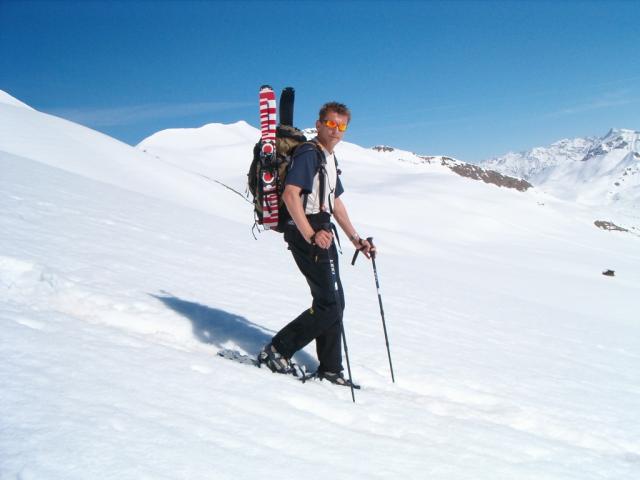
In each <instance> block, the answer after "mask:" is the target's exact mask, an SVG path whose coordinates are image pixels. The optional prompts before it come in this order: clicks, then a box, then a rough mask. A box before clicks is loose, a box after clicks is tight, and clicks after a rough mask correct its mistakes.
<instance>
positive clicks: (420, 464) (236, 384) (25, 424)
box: [0, 104, 640, 480]
mask: <svg viewBox="0 0 640 480" xmlns="http://www.w3.org/2000/svg"><path fill="white" fill-rule="evenodd" d="M256 110H257V109H256ZM207 132H209V133H207ZM256 133H257V130H256ZM245 134H246V138H245V139H244V140H243V135H245ZM199 135H201V136H200V137H199ZM251 136H252V134H251V130H250V128H247V126H246V124H244V125H243V124H242V123H236V124H233V125H216V126H209V127H207V128H204V129H197V131H193V132H180V131H174V132H165V133H163V134H162V135H158V136H156V137H155V140H154V141H151V140H150V139H148V140H146V141H145V142H143V145H142V146H141V148H144V149H146V150H147V153H145V152H143V151H142V150H141V149H140V148H138V149H134V148H131V147H128V146H126V145H123V144H121V143H120V142H117V141H115V140H113V139H109V138H108V137H105V136H103V135H101V134H98V133H97V132H93V131H91V130H89V129H85V128H84V127H80V126H78V125H75V124H72V123H71V122H66V121H64V120H62V119H57V118H55V117H51V116H48V115H44V114H41V113H39V112H36V111H32V110H28V109H24V108H16V107H15V106H10V105H3V104H0V172H1V174H0V246H1V247H2V249H1V251H0V356H1V358H2V360H3V361H2V362H0V385H1V386H2V388H1V389H0V411H1V412H2V415H1V417H0V479H2V480H5V479H16V478H20V479H25V480H26V479H47V480H75V479H78V480H80V479H82V480H85V479H91V478H118V479H119V480H129V479H131V480H134V479H135V480H139V479H140V478H149V479H158V478H163V479H184V478H189V479H195V480H199V479H202V480H205V479H207V480H208V479H212V478H214V479H224V480H226V479H233V480H244V479H247V480H250V479H251V480H253V479H255V478H259V477H261V476H265V472H272V471H281V470H284V469H286V471H287V473H288V474H289V475H290V476H292V477H293V478H298V477H303V478H306V479H309V480H315V479H318V480H320V479H326V478H335V479H340V480H341V479H387V478H393V479H395V478H399V479H412V478H434V479H443V480H444V479H446V480H458V479H460V480H462V479H469V478H473V479H487V480H495V479H501V478H503V479H514V478H515V479H519V480H520V479H525V480H527V479H530V480H534V479H535V480H538V479H540V478H545V479H551V480H573V479H575V480H601V479H603V478H606V479H612V480H613V479H615V480H618V479H633V478H637V477H638V476H639V475H640V441H639V439H640V427H639V426H638V423H637V413H636V412H637V405H638V404H639V403H640V391H639V390H638V388H637V385H638V374H637V372H638V371H640V357H639V356H638V353H637V352H638V351H640V334H639V333H640V332H639V328H640V327H639V325H638V322H637V321H636V316H637V315H636V313H635V312H637V311H638V310H640V303H639V301H638V296H637V292H638V290H639V288H640V259H639V258H638V254H637V252H638V239H637V237H635V236H633V235H629V234H626V233H624V232H615V231H603V230H599V229H597V228H594V226H593V215H592V214H593V210H592V209H590V208H587V207H585V206H581V205H575V204H571V203H568V202H564V201H559V200H557V199H556V198H554V197H552V196H549V195H546V194H544V193H541V192H539V191H537V190H536V189H530V190H527V191H525V192H518V191H515V190H513V189H504V188H496V187H495V186H493V185H486V184H484V183H482V182H477V181H471V180H469V179H468V178H463V177H461V176H459V175H456V174H454V173H453V172H452V171H451V170H450V169H449V168H448V167H447V166H446V165H442V162H437V161H436V162H431V163H413V162H406V161H405V162H402V161H397V158H396V159H395V160H394V159H392V158H391V157H386V156H385V155H383V152H377V151H373V150H371V149H365V148H362V147H360V146H358V145H355V144H351V143H343V144H340V145H339V151H338V158H339V160H340V168H341V169H342V170H343V172H344V173H343V175H344V185H345V202H346V203H347V204H348V206H349V210H350V215H351V217H352V219H353V221H354V223H355V224H356V225H357V227H358V229H359V232H360V233H361V234H362V235H373V236H374V237H375V239H376V243H377V244H378V247H379V249H380V255H379V257H378V263H377V266H378V270H379V274H380V282H381V287H382V294H383V297H384V307H385V315H386V319H387V326H388V329H389V339H390V342H391V351H392V355H393V363H394V370H395V374H396V379H397V383H396V384H392V383H391V382H390V379H389V372H388V361H387V358H386V352H385V345H384V340H383V334H382V327H381V324H380V317H379V310H378V303H377V298H376V289H375V286H374V284H373V278H372V272H371V267H370V265H369V264H368V263H367V262H366V261H364V260H363V259H360V260H359V261H358V264H357V265H356V267H351V266H350V265H348V261H346V260H347V259H349V257H350V256H351V254H352V252H353V250H352V249H350V248H349V247H348V246H346V245H344V244H343V247H344V249H345V255H344V256H343V258H342V262H341V275H342V280H343V283H344V286H345V293H346V298H347V310H346V313H345V329H346V332H347V336H348V339H349V351H350V355H351V365H352V370H353V373H354V379H355V380H356V381H357V382H358V383H360V384H362V385H363V389H362V390H361V391H359V392H357V397H356V399H357V404H356V405H353V404H352V403H351V397H350V393H349V391H348V389H342V388H338V387H334V386H329V385H327V384H326V383H320V382H308V383H306V384H304V385H302V384H300V382H298V381H296V380H294V379H288V378H282V377H279V376H278V375H274V374H271V373H269V372H265V371H261V370H259V369H256V368H253V367H246V366H243V365H237V364H235V363H233V362H229V361H227V360H225V359H220V358H218V357H217V356H216V352H217V351H219V350H220V349H222V348H234V349H238V350H240V351H242V352H246V353H248V354H255V353H257V351H258V349H259V348H260V347H261V346H262V345H263V344H264V343H266V342H267V341H268V339H269V338H270V337H271V336H272V335H273V333H274V332H275V331H276V330H278V329H279V328H280V327H282V326H283V324H284V323H285V322H287V321H288V320H289V319H291V318H293V317H294V316H295V315H297V314H299V313H300V311H301V310H302V309H304V308H307V307H308V299H307V295H308V288H307V287H306V285H305V284H304V281H303V279H302V278H301V276H300V274H299V272H298V270H297V268H296V267H295V265H293V262H292V261H291V258H290V256H289V253H288V252H287V251H286V248H285V245H284V244H283V241H282V238H281V236H279V235H277V234H273V233H271V232H265V233H263V234H261V235H260V236H259V239H258V241H256V240H254V239H253V237H252V236H251V234H250V229H251V224H252V216H251V206H250V205H248V204H247V203H246V202H245V201H244V200H242V199H241V198H240V197H239V196H238V195H235V194H234V193H233V192H230V191H229V190H228V189H225V188H221V187H220V186H219V185H218V184H216V183H215V182H212V181H210V180H207V178H210V179H215V180H224V181H225V183H228V184H229V185H232V186H234V187H238V188H242V185H243V183H244V181H245V178H246V170H247V168H248V163H249V159H250V158H251V149H252V146H253V143H254V142H255V140H254V139H252V138H251ZM203 137H204V138H203ZM152 138H153V137H152ZM256 138H257V136H256ZM156 141H157V142H156ZM160 144H162V145H160ZM387 153H393V152H387ZM402 156H403V157H404V156H405V154H404V153H402ZM406 158H409V157H406ZM605 269H611V270H614V271H615V276H614V277H605V276H603V275H602V274H601V273H602V271H603V270H605ZM267 279H268V281H269V282H272V283H273V284H276V285H278V286H279V288H278V289H276V290H268V289H265V288H264V285H265V281H266V280H267ZM273 306H277V308H273ZM296 360H297V361H298V362H299V363H301V364H304V365H307V366H308V367H309V368H310V369H313V368H314V367H315V366H316V363H315V359H314V346H313V345H309V346H308V347H307V348H306V349H305V350H304V351H303V352H301V353H300V354H299V355H298V356H297V358H296ZM363 452H366V454H367V456H366V461H363V458H364V457H363Z"/></svg>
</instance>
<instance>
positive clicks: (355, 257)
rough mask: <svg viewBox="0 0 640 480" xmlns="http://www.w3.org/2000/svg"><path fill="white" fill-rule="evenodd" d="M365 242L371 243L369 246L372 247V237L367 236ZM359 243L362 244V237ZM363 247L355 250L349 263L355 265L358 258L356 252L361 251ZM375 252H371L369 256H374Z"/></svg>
mask: <svg viewBox="0 0 640 480" xmlns="http://www.w3.org/2000/svg"><path fill="white" fill-rule="evenodd" d="M367 242H369V244H370V245H371V248H373V237H367ZM360 245H362V239H360ZM363 248H364V247H361V248H359V249H357V250H356V252H355V253H354V254H353V258H352V259H351V265H355V264H356V259H357V258H358V254H359V253H360V252H361V251H362V249H363ZM375 256H376V254H375V252H373V253H372V254H371V258H375Z"/></svg>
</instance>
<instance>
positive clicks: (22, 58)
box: [0, 0, 640, 162]
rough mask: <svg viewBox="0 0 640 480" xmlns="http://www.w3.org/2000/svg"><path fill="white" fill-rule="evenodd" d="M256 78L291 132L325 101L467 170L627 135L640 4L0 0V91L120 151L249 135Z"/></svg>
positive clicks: (372, 131) (377, 133) (639, 46)
mask: <svg viewBox="0 0 640 480" xmlns="http://www.w3.org/2000/svg"><path fill="white" fill-rule="evenodd" d="M265 83H267V84H271V85H273V86H274V87H275V88H276V89H277V90H280V89H281V88H283V87H285V86H290V85H291V86H294V87H295V88H296V96H297V98H296V122H295V123H296V124H297V126H299V127H308V126H312V125H313V122H314V120H315V118H316V115H317V110H318V107H319V106H320V104H322V103H323V102H325V101H328V100H338V101H342V102H344V103H346V104H348V105H349V106H350V107H351V109H352V112H353V120H352V124H351V126H350V128H349V131H348V133H347V136H346V137H345V139H346V140H348V141H352V142H354V143H358V144H360V145H362V146H372V145H376V144H387V145H392V146H396V147H398V148H403V149H407V150H412V151H415V152H417V153H421V154H434V155H436V154H446V155H451V156H455V157H457V158H460V159H462V160H467V161H474V162H475V161H479V160H482V159H484V158H488V157H491V156H494V155H500V154H503V153H506V152H507V151H509V150H516V151H518V150H525V149H529V148H531V147H534V146H540V145H546V144H549V143H551V142H553V141H555V140H559V139H561V138H566V137H574V136H589V135H604V134H605V133H606V132H607V130H608V129H609V128H611V127H616V128H631V129H637V130H640V2H638V1H604V0H603V1H574V2H567V1H565V2H563V1H535V2H534V1H497V2H485V1H449V2H429V1H419V2H412V1H347V0H342V1H336V2H332V1H307V2H304V1H299V2H293V1H292V2H266V1H265V2H260V1H234V2H225V1H209V2H204V1H200V2H193V1H173V2H152V1H138V2H135V1H130V2H117V1H111V2H106V1H103V2H100V1H95V2H92V1H79V2H71V1H40V2H29V1H12V0H0V89H3V90H5V91H7V92H8V93H10V94H11V95H13V96H14V97H17V98H18V99H20V100H22V101H24V102H25V103H27V104H29V105H31V106H33V107H34V108H36V109H38V110H41V111H44V112H48V113H53V114H56V115H60V116H62V117H65V118H68V119H70V120H73V121H77V122H79V123H82V124H84V125H87V126H89V127H92V128H95V129H97V130H100V131H103V132H105V133H107V134H109V135H112V136H114V137H116V138H118V139H121V140H123V141H125V142H127V143H130V144H136V143H138V142H139V141H140V140H142V139H143V138H145V137H147V136H148V135H150V134H152V133H154V132H156V131H158V130H161V129H165V128H174V127H198V126H201V125H203V124H205V123H211V122H224V123H228V122H235V121H237V120H246V121H247V122H249V123H251V124H252V125H254V126H257V125H258V107H257V92H258V88H259V86H260V85H262V84H265Z"/></svg>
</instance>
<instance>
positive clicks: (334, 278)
mask: <svg viewBox="0 0 640 480" xmlns="http://www.w3.org/2000/svg"><path fill="white" fill-rule="evenodd" d="M322 229H323V230H327V231H328V232H330V231H331V226H330V225H323V226H322ZM327 256H328V257H329V267H330V269H331V281H332V282H333V293H334V294H335V296H336V306H337V307H338V308H339V309H340V334H341V335H342V345H343V347H344V356H345V358H346V359H347V372H348V373H349V386H350V387H351V399H352V400H353V403H356V394H355V393H354V391H353V379H352V378H351V363H350V362H349V349H348V348H347V336H346V334H345V333H344V322H343V321H342V300H341V299H340V291H339V289H338V278H337V275H336V266H335V264H334V262H333V258H332V257H331V252H330V251H327Z"/></svg>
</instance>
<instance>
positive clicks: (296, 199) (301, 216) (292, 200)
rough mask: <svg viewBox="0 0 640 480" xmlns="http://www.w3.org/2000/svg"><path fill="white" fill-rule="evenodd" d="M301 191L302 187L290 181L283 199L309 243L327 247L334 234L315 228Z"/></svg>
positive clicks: (285, 188)
mask: <svg viewBox="0 0 640 480" xmlns="http://www.w3.org/2000/svg"><path fill="white" fill-rule="evenodd" d="M301 193H302V188H301V187H299V186H297V185H293V184H291V183H290V184H288V185H287V186H286V187H284V192H283V194H282V200H283V201H284V204H285V205H286V206H287V210H288V211H289V215H291V218H292V219H293V221H294V223H295V224H296V227H297V228H298V230H299V231H300V233H301V234H302V236H303V238H304V239H305V240H306V241H307V242H309V243H315V244H316V245H317V246H319V247H320V248H324V249H327V248H329V247H330V246H331V242H332V241H333V234H332V233H331V232H327V231H325V230H320V231H319V232H315V231H314V230H313V227H312V226H311V224H310V223H309V220H307V216H306V215H305V213H304V208H303V207H302V197H301ZM314 235H315V236H314Z"/></svg>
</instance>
